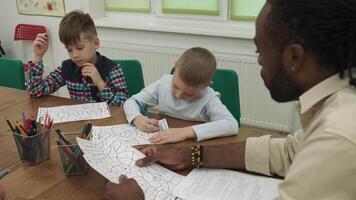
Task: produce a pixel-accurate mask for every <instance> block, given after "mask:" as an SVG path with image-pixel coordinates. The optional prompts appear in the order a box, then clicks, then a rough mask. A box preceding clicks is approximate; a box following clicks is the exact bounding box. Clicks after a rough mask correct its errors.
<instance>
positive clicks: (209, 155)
mask: <svg viewBox="0 0 356 200" xmlns="http://www.w3.org/2000/svg"><path fill="white" fill-rule="evenodd" d="M141 152H142V153H144V154H145V155H146V157H145V158H142V159H139V160H137V161H136V165H137V166H139V167H145V166H148V165H151V164H152V163H154V162H158V163H159V164H161V165H163V166H165V167H167V168H168V169H171V170H181V169H190V168H193V166H192V160H191V150H190V147H172V146H169V145H154V146H149V147H146V148H143V149H141ZM203 164H204V165H203V167H206V168H226V169H245V142H240V143H231V144H223V145H211V146H203Z"/></svg>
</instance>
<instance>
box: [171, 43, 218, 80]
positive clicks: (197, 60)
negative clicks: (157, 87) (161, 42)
mask: <svg viewBox="0 0 356 200" xmlns="http://www.w3.org/2000/svg"><path fill="white" fill-rule="evenodd" d="M215 70H216V60H215V56H214V55H213V54H212V53H211V52H210V51H209V50H207V49H205V48H201V47H194V48H190V49H188V50H186V51H185V52H184V53H183V54H182V55H181V56H180V57H179V59H178V60H177V62H176V65H175V73H178V75H179V77H180V78H181V79H182V81H183V82H184V83H185V84H187V85H190V86H202V85H209V84H210V82H211V80H212V78H213V76H214V73H215Z"/></svg>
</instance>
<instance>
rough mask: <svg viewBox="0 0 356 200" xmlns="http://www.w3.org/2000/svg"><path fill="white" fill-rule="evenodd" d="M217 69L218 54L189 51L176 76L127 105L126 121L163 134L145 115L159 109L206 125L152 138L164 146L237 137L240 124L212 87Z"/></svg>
mask: <svg viewBox="0 0 356 200" xmlns="http://www.w3.org/2000/svg"><path fill="white" fill-rule="evenodd" d="M215 70H216V60H215V57H214V55H213V54H212V53H211V52H209V51H208V50H207V49H204V48H200V47H195V48H191V49H188V50H187V51H185V52H184V53H183V54H182V55H181V56H180V58H179V59H178V61H177V62H176V65H175V72H174V74H173V75H163V76H162V78H161V79H159V80H157V81H156V82H154V83H152V84H150V85H149V86H147V87H145V88H144V89H143V90H142V91H141V92H139V93H138V94H136V95H134V96H132V97H131V98H130V99H128V100H127V101H126V102H125V104H124V110H125V114H126V118H127V120H128V122H129V123H132V124H134V125H135V126H136V127H137V128H138V129H140V130H141V131H146V132H156V131H159V125H158V120H156V119H152V118H149V117H147V116H144V115H143V114H142V113H141V111H140V110H141V109H140V108H142V107H146V106H157V108H158V110H159V112H160V113H161V114H164V115H168V116H171V117H175V118H179V119H184V120H190V121H202V122H206V123H203V124H199V125H194V126H188V127H184V128H169V129H166V130H164V131H162V132H161V133H160V134H157V135H154V136H152V137H151V138H150V141H151V142H152V143H157V144H164V143H173V142H179V141H183V140H187V139H191V138H195V139H196V140H197V141H202V140H206V139H210V138H214V137H222V136H229V135H234V134H237V131H238V123H237V121H236V119H235V118H234V117H233V116H232V114H231V113H230V112H229V110H228V109H227V108H226V106H224V105H223V104H222V103H221V101H220V98H219V93H218V92H215V91H214V90H213V89H212V88H210V87H209V85H210V84H211V80H212V78H213V76H214V72H215Z"/></svg>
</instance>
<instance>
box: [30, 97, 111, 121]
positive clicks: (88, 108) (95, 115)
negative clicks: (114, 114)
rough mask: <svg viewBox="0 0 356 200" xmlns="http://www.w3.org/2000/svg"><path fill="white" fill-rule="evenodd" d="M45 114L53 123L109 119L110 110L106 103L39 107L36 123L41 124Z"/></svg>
mask: <svg viewBox="0 0 356 200" xmlns="http://www.w3.org/2000/svg"><path fill="white" fill-rule="evenodd" d="M46 113H48V115H49V116H50V117H51V119H53V123H63V122H72V121H81V120H90V119H102V118H107V117H111V113H110V109H109V106H108V104H107V103H106V102H100V103H85V104H79V105H68V106H56V107H39V108H38V114H37V121H38V122H40V123H42V124H43V121H44V120H43V118H44V116H45V114H46Z"/></svg>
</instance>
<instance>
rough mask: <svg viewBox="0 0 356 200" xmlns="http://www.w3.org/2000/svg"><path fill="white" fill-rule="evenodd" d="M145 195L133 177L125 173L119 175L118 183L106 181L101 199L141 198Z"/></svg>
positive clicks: (125, 199) (137, 199) (136, 199)
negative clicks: (128, 176)
mask: <svg viewBox="0 0 356 200" xmlns="http://www.w3.org/2000/svg"><path fill="white" fill-rule="evenodd" d="M143 199H145V195H144V194H143V191H142V189H141V188H140V186H139V185H138V184H137V182H136V181H135V179H133V178H127V177H126V176H125V175H121V176H120V177H119V184H115V183H111V182H108V183H106V185H105V191H104V196H103V200H143Z"/></svg>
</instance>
